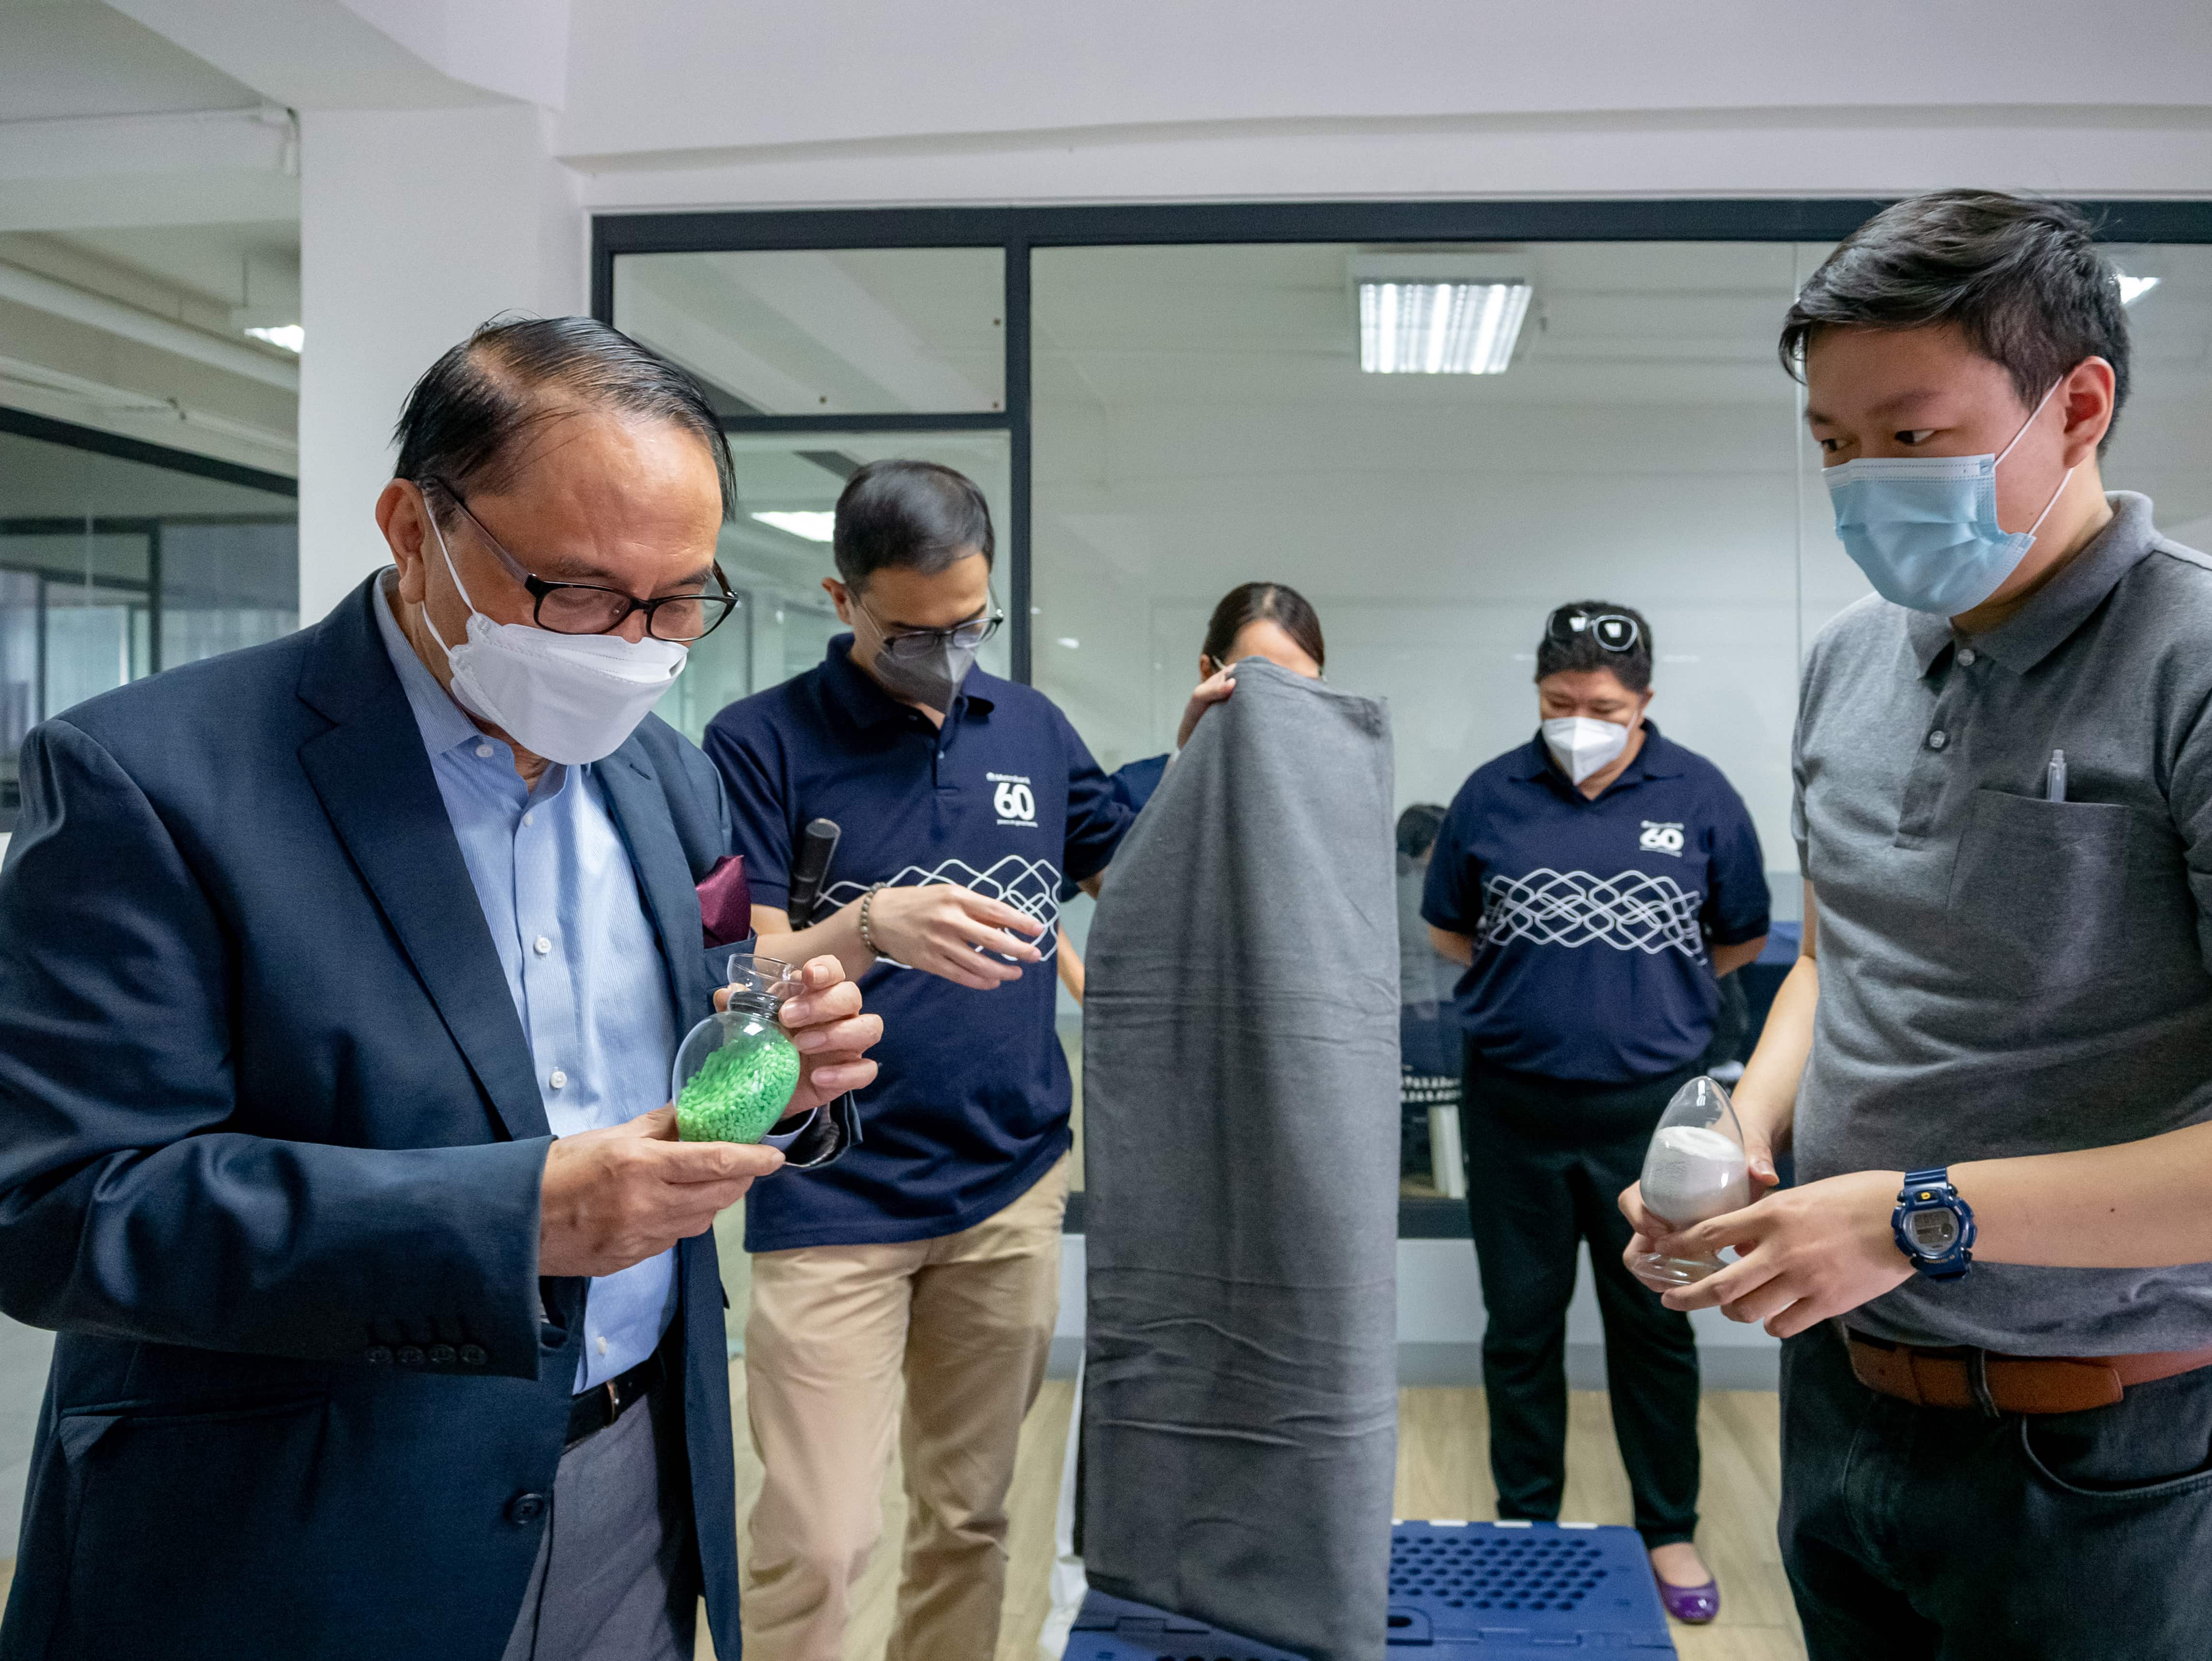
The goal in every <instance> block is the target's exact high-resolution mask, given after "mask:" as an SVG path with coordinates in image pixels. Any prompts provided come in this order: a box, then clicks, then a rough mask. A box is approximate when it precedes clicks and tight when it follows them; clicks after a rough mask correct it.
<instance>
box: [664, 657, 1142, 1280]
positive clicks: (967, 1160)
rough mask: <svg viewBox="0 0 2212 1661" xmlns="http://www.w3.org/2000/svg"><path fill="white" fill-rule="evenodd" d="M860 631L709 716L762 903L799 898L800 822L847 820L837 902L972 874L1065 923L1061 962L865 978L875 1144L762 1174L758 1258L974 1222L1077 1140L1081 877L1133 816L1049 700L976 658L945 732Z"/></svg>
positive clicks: (915, 1236)
mask: <svg viewBox="0 0 2212 1661" xmlns="http://www.w3.org/2000/svg"><path fill="white" fill-rule="evenodd" d="M852 643H853V637H852V636H850V635H841V636H838V637H837V638H836V639H835V640H833V641H831V642H829V654H828V656H827V657H826V658H825V659H824V660H823V662H822V663H821V665H820V666H818V667H817V668H813V669H810V670H808V671H807V672H805V674H803V675H798V676H794V677H793V678H792V679H790V680H787V681H786V682H784V684H782V685H781V686H777V687H775V688H772V689H771V690H769V691H765V692H760V693H756V694H755V695H754V696H753V697H749V698H744V699H742V700H740V701H739V702H738V703H733V704H732V705H730V707H729V708H728V709H725V710H723V711H722V712H721V714H720V715H716V716H715V717H714V720H713V721H711V722H710V723H708V727H707V734H706V739H705V744H704V747H705V749H706V751H707V754H708V756H709V757H712V758H713V760H714V764H715V766H716V767H718V768H719V769H720V770H721V774H722V778H723V780H724V782H726V784H727V786H728V787H729V794H730V807H731V817H732V820H733V822H734V824H735V828H736V849H737V851H738V853H740V854H742V855H744V860H745V875H746V879H747V880H748V881H750V884H751V885H752V896H753V900H754V902H755V903H756V904H760V905H769V906H775V907H779V908H781V907H785V906H787V903H788V900H789V895H790V890H789V886H788V884H789V879H790V870H791V852H792V849H793V846H794V845H795V844H796V843H797V841H798V838H799V832H800V831H801V829H802V828H803V827H804V826H805V824H806V823H807V821H808V820H810V819H814V818H831V819H835V820H836V822H837V823H838V824H839V825H840V826H841V827H842V830H843V832H844V835H843V837H842V839H841V840H840V841H839V843H838V844H837V854H836V861H835V862H834V863H833V864H832V865H831V866H830V867H829V879H828V880H827V881H826V882H825V883H824V884H823V898H824V899H825V900H827V901H829V902H832V903H834V904H843V903H845V902H847V901H848V900H852V899H854V898H857V897H859V896H860V895H861V894H862V893H864V892H866V891H867V889H868V888H869V887H870V886H871V885H874V884H877V883H884V884H889V885H892V886H897V887H903V886H909V885H912V886H920V885H927V884H931V883H957V884H959V885H962V886H963V887H968V888H972V889H975V890H976V891H978V892H980V893H984V894H987V895H989V896H990V897H992V898H994V899H996V900H1001V901H1003V902H1005V903H1006V904H1009V905H1012V906H1013V907H1015V908H1016V909H1017V910H1022V911H1025V912H1027V913H1028V914H1029V915H1030V916H1033V917H1035V918H1036V919H1037V920H1038V921H1039V922H1042V923H1043V924H1045V926H1046V932H1045V934H1043V936H1042V938H1040V939H1039V940H1038V941H1037V944H1038V945H1039V946H1041V947H1042V948H1043V950H1044V952H1045V958H1044V960H1043V961H1042V963H1036V964H1024V965H1023V966H1022V977H1021V978H1020V979H1019V980H1018V981H1011V982H1008V983H1006V984H1005V985H1003V986H1000V987H999V988H997V989H995V990H993V991H989V992H977V991H973V990H970V989H968V988H966V987H963V986H955V985H954V984H953V983H951V982H950V981H947V980H943V979H940V978H939V977H937V976H934V975H928V974H923V973H921V972H919V971H917V970H910V969H906V968H902V967H900V966H899V965H897V964H891V963H889V962H879V963H878V964H876V966H875V967H874V968H872V969H871V970H869V971H868V972H867V974H866V976H864V977H862V979H861V983H860V986H861V991H862V994H863V995H864V996H865V997H866V1001H867V1006H868V1007H869V1008H870V1009H871V1010H872V1011H873V1012H874V1013H877V1014H878V1015H880V1016H882V1017H883V1021H884V1037H883V1041H882V1042H881V1043H878V1044H877V1045H876V1047H875V1048H874V1050H872V1051H871V1052H870V1054H871V1055H872V1056H873V1057H874V1058H875V1060H876V1062H878V1066H879V1068H880V1069H881V1071H880V1074H879V1076H878V1079H877V1080H876V1082H875V1083H874V1084H873V1085H872V1086H869V1088H868V1089H866V1091H863V1092H861V1094H860V1123H861V1130H862V1140H861V1141H860V1144H859V1145H858V1146H856V1147H854V1148H852V1149H851V1150H850V1151H848V1153H846V1154H845V1156H844V1157H843V1158H842V1159H839V1160H837V1161H836V1163H835V1164H834V1165H825V1166H823V1168H822V1169H820V1170H818V1171H791V1170H786V1171H781V1172H780V1173H778V1174H777V1175H776V1176H775V1177H774V1178H773V1179H771V1180H769V1181H768V1182H764V1183H757V1184H756V1185H755V1186H754V1188H753V1190H752V1192H751V1194H750V1195H749V1196H747V1198H746V1205H745V1247H746V1250H750V1251H777V1250H786V1249H787V1248H790V1247H793V1246H807V1245H850V1244H866V1243H870V1242H879V1241H896V1240H927V1239H934V1238H938V1237H939V1236H942V1235H946V1234H952V1233H957V1232H958V1231H960V1230H961V1229H963V1228H966V1227H969V1226H970V1225H972V1224H975V1223H978V1222H981V1220H983V1219H985V1218H987V1217H989V1216H991V1215H992V1214H994V1213H996V1212H998V1211H1000V1210H1001V1209H1003V1208H1005V1207H1006V1206H1007V1205H1008V1204H1010V1203H1011V1202H1013V1201H1014V1200H1016V1199H1018V1197H1020V1196H1021V1195H1022V1194H1024V1193H1025V1192H1026V1191H1027V1190H1028V1189H1030V1187H1031V1186H1032V1185H1034V1184H1035V1183H1036V1180H1037V1178H1038V1177H1042V1175H1043V1174H1044V1172H1045V1171H1047V1170H1048V1168H1049V1167H1050V1166H1051V1165H1052V1163H1053V1161H1054V1160H1055V1159H1059V1157H1060V1154H1061V1153H1064V1152H1065V1151H1066V1148H1067V1147H1068V1143H1069V1135H1068V1124H1067V1117H1068V1106H1069V1099H1070V1093H1071V1092H1070V1087H1069V1080H1068V1071H1067V1060H1066V1056H1065V1055H1064V1054H1063V1053H1062V1051H1061V1050H1060V1040H1059V1037H1058V1036H1057V1035H1056V1034H1055V1032H1054V1028H1053V1014H1054V989H1055V987H1056V985H1057V980H1058V975H1057V967H1056V965H1055V964H1054V961H1053V953H1054V951H1055V949H1056V939H1055V928H1056V925H1057V923H1058V922H1059V918H1060V889H1061V884H1062V881H1063V879H1068V880H1074V881H1080V880H1081V879H1084V878H1086V877H1091V876H1095V875H1096V874H1097V873H1098V872H1100V871H1102V870H1103V869H1104V868H1105V867H1106V862H1107V861H1108V860H1109V859H1111V858H1112V857H1113V854H1114V849H1115V845H1116V844H1117V843H1119V842H1120V841H1121V833H1122V832H1123V831H1126V830H1127V828H1128V826H1129V824H1130V821H1131V820H1132V819H1133V818H1134V817H1135V815H1134V813H1133V812H1132V811H1131V810H1130V809H1129V808H1128V807H1127V806H1124V805H1123V804H1122V803H1121V802H1120V801H1119V800H1117V799H1116V797H1115V794H1114V791H1113V789H1112V787H1111V786H1110V785H1109V783H1108V782H1107V779H1106V776H1105V774H1103V772H1101V771H1100V770H1099V768H1098V764H1097V762H1095V761H1093V760H1092V759H1091V752H1090V751H1089V750H1087V749H1085V747H1084V744H1083V740H1082V739H1079V738H1078V737H1077V736H1076V735H1075V729H1074V728H1073V727H1071V726H1069V725H1068V722H1067V718H1066V716H1065V715H1061V714H1060V711H1059V709H1056V708H1055V707H1054V705H1053V703H1052V702H1051V700H1049V699H1048V698H1047V697H1045V696H1044V695H1043V694H1042V693H1041V692H1038V691H1035V690H1034V689H1033V688H1030V687H1027V686H1022V685H1018V684H1015V683H1014V682H1012V681H1006V680H1000V679H998V678H995V677H994V676H991V675H987V674H985V673H983V672H981V670H972V671H970V672H969V675H968V678H967V680H966V682H965V683H964V684H963V688H962V691H961V694H960V696H959V697H957V698H956V699H955V700H954V701H953V708H952V710H951V714H949V715H946V716H945V725H944V727H943V728H942V729H941V730H940V729H939V728H937V727H933V726H931V725H930V723H929V721H927V718H926V717H924V716H923V715H921V713H920V712H919V711H917V710H915V709H908V707H907V706H906V705H904V704H902V703H898V702H897V701H896V699H894V698H893V697H891V696H890V694H889V693H887V692H885V691H884V690H883V688H882V687H880V686H878V684H876V682H875V681H874V679H873V678H871V677H870V676H869V675H867V674H866V672H863V671H862V670H860V669H858V668H856V667H854V664H853V660H852V657H851V655H850V654H851V648H852Z"/></svg>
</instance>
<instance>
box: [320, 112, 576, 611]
mask: <svg viewBox="0 0 2212 1661" xmlns="http://www.w3.org/2000/svg"><path fill="white" fill-rule="evenodd" d="M548 120H549V118H548V117H547V116H546V115H545V114H544V112H542V111H541V110H539V109H538V108H537V107H535V106H531V105H524V104H499V105H490V106H477V107H474V108H468V109H447V110H396V111H395V110H310V111H306V112H303V113H301V158H300V165H301V227H300V230H301V271H300V280H301V307H302V315H301V322H302V323H303V325H304V326H305V327H306V330H307V350H306V352H305V353H304V354H303V356H302V358H301V376H300V620H301V623H302V624H307V623H312V622H313V621H314V620H315V619H316V618H319V617H321V616H322V615H323V614H324V613H325V612H326V611H329V610H330V609H331V606H332V605H336V604H337V602H338V601H339V600H340V599H343V597H344V595H345V594H346V593H347V592H348V591H349V590H350V589H351V588H352V587H354V586H355V585H356V584H357V583H358V582H359V581H361V580H362V577H364V576H366V575H368V573H369V572H371V571H373V570H374V569H376V568H377V567H378V566H380V565H382V564H384V563H386V553H385V550H384V545H383V542H382V540H381V538H379V536H378V535H377V532H376V522H375V520H374V515H373V510H374V505H375V502H376V496H377V492H378V491H380V490H382V489H383V488H384V485H385V482H386V480H387V479H389V478H391V477H392V459H393V452H392V443H391V439H392V423H393V422H395V421H396V420H398V416H399V406H400V405H401V404H402V403H403V402H404V400H405V399H406V396H407V392H408V389H409V388H410V386H413V385H414V383H415V381H416V378H417V377H418V376H420V375H421V374H422V372H423V370H425V369H427V368H429V367H430V365H431V363H432V362H435V360H436V359H437V357H438V356H439V354H441V352H443V351H445V350H446V349H447V347H449V346H452V345H454V344H457V343H458V342H459V341H462V340H465V339H466V338H468V334H469V332H470V331H471V330H472V329H474V328H475V327H476V326H477V325H478V324H479V323H482V322H483V321H485V320H486V319H489V318H492V317H495V316H498V315H499V314H500V313H503V312H520V313H529V314H534V315H538V316H548V317H552V316H562V315H566V314H568V313H576V312H581V311H583V310H584V309H585V307H586V298H585V296H586V276H587V273H586V242H585V233H584V220H583V216H582V213H581V212H580V210H579V208H578V206H577V192H576V188H575V175H574V174H573V173H571V172H570V171H569V170H568V168H567V167H563V166H562V165H561V164H560V163H559V162H557V161H553V160H552V159H551V157H550V145H549V142H548Z"/></svg>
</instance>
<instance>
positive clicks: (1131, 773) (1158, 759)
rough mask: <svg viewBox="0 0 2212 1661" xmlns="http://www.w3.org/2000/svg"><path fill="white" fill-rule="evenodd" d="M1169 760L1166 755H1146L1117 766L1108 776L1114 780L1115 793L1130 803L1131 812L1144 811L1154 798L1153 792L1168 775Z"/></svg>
mask: <svg viewBox="0 0 2212 1661" xmlns="http://www.w3.org/2000/svg"><path fill="white" fill-rule="evenodd" d="M1168 761H1169V757H1166V756H1146V757H1141V758H1139V760H1136V761H1133V762H1131V763H1130V764H1128V765H1127V766H1126V767H1117V768H1115V770H1113V772H1111V773H1110V774H1109V775H1108V777H1109V779H1110V780H1111V781H1112V782H1113V785H1114V794H1115V795H1117V796H1119V797H1120V798H1121V800H1123V801H1125V802H1127V804H1128V805H1129V811H1130V812H1133V813H1137V812H1143V811H1144V807H1145V804H1146V802H1148V801H1150V800H1152V792H1154V791H1155V790H1157V789H1158V788H1160V781H1161V780H1162V779H1164V778H1165V777H1166V776H1167V772H1168Z"/></svg>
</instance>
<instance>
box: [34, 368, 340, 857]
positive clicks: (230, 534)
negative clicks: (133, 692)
mask: <svg viewBox="0 0 2212 1661" xmlns="http://www.w3.org/2000/svg"><path fill="white" fill-rule="evenodd" d="M296 492H297V486H296V485H295V484H294V483H293V481H292V480H290V479H289V478H283V477H281V476H280V475H276V474H269V473H261V472H255V471H253V470H252V469H248V468H244V467H236V466H232V465H228V464H226V463H222V462H216V461H210V460H208V459H206V458H204V457H200V456H195V455H190V454H186V453H182V452H179V451H172V450H167V449H164V448H162V447H160V446H156V445H151V444H143V443H139V442H137V441H132V440H126V439H118V438H114V437H112V435H107V434H105V433H98V432H93V431H89V430H88V429H82V428H75V427H71V426H70V425H69V424H67V423H62V422H58V421H48V420H46V419H44V418H43V417H33V416H27V415H23V414H20V413H18V412H16V411H4V410H0V834H4V833H6V832H9V831H13V830H14V829H15V816H16V814H17V812H18V811H19V810H20V808H21V787H20V782H19V780H18V778H17V775H16V767H17V762H18V752H19V751H20V750H21V745H22V742H23V735H24V734H25V733H27V732H28V731H29V730H30V729H31V728H32V727H34V726H36V725H37V724H38V723H39V722H40V721H44V720H45V719H46V717H47V716H49V715H59V714H60V713H61V712H62V711H64V709H68V708H69V707H70V705H72V704H75V703H82V701H83V700H85V699H86V698H88V697H94V696H96V695H97V694H99V693H101V692H106V691H112V690H113V689H114V688H116V687H118V686H120V685H123V684H125V682H128V681H133V680H137V679H139V678H142V677H143V676H146V675H150V674H154V673H156V672H159V671H161V670H162V669H165V668H172V667H174V666H176V665H178V664H180V663H189V662H191V661H193V660H196V659H198V658H204V657H212V656H214V655H215V654H216V653H218V652H227V651H229V650H231V649H232V648H234V647H240V646H252V645H255V644H258V642H262V641H266V640H274V639H276V637H277V636H281V635H285V634H289V633H290V632H291V631H292V630H294V629H295V628H297V627H298V626H299V620H300V569H299V567H300V561H299V535H298V517H297V514H296V511H295V505H294V498H295V495H296Z"/></svg>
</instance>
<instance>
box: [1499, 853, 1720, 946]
mask: <svg viewBox="0 0 2212 1661" xmlns="http://www.w3.org/2000/svg"><path fill="white" fill-rule="evenodd" d="M1704 903H1705V897H1704V896H1703V895H1702V894H1700V893H1699V892H1698V891H1697V890H1695V889H1685V888H1683V887H1682V886H1681V885H1680V884H1679V883H1677V882H1676V881H1675V880H1674V879H1673V878H1672V877H1668V876H1657V877H1654V876H1648V875H1646V874H1645V873H1643V872H1641V871H1623V872H1621V873H1620V874H1619V875H1617V876H1613V877H1594V876H1592V875H1591V874H1590V873H1589V872H1587V871H1553V870H1552V869H1550V868H1549V867H1546V868H1543V869H1541V870H1536V871H1531V872H1530V873H1528V875H1527V876H1525V877H1505V876H1497V877H1492V878H1491V879H1490V880H1489V881H1488V882H1486V883H1485V884H1484V885H1483V905H1482V943H1483V944H1484V945H1485V946H1497V945H1502V944H1503V943H1504V942H1505V941H1507V940H1534V941H1535V942H1536V943H1537V944H1538V945H1539V946H1611V947H1612V948H1613V950H1614V951H1616V952H1644V953H1646V954H1648V955H1650V956H1655V957H1656V955H1657V954H1658V953H1660V952H1665V951H1668V950H1673V951H1676V952H1680V953H1682V954H1683V956H1685V957H1686V958H1697V959H1702V958H1704V957H1705V935H1704V934H1703V932H1702V931H1700V930H1699V927H1698V908H1699V906H1700V905H1702V904H1704Z"/></svg>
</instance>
